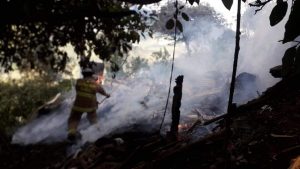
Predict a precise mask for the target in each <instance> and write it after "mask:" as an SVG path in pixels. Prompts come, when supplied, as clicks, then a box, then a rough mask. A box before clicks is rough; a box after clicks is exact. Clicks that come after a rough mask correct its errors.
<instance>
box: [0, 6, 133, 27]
mask: <svg viewBox="0 0 300 169" xmlns="http://www.w3.org/2000/svg"><path fill="white" fill-rule="evenodd" d="M34 5H36V4H30V5H29V4H27V3H26V1H25V2H20V1H17V2H15V3H12V4H9V3H4V4H1V5H0V24H1V25H5V24H22V23H28V22H49V23H55V24H59V23H62V22H64V21H69V20H76V19H81V18H84V17H94V16H95V17H97V18H120V17H125V16H130V15H137V13H136V12H135V11H132V10H120V11H113V12H112V11H108V10H101V9H99V8H98V7H97V5H95V4H89V5H86V6H80V7H74V8H71V9H70V8H67V9H66V10H65V11H61V10H58V9H55V8H54V6H47V7H45V8H44V9H40V10H36V8H37V7H36V6H34ZM55 10H56V11H55Z"/></svg>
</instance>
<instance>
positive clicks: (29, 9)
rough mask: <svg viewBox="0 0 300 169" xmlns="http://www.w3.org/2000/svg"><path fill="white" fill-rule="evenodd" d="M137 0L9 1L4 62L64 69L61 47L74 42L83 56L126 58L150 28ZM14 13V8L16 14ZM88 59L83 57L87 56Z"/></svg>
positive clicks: (0, 41)
mask: <svg viewBox="0 0 300 169" xmlns="http://www.w3.org/2000/svg"><path fill="white" fill-rule="evenodd" d="M132 5H133V4H130V3H125V2H122V1H111V0H91V1H75V0H59V1H58V0H46V1H24V0H10V1H1V2H0V20H1V25H0V66H1V67H2V68H4V69H6V70H7V71H8V70H10V69H11V68H12V64H13V63H15V65H16V66H17V67H18V68H20V69H22V68H24V67H25V68H31V69H43V68H44V67H45V66H44V65H50V67H51V68H52V69H53V70H55V71H63V70H64V69H65V66H66V63H67V62H68V56H67V53H66V52H65V51H64V50H63V49H62V48H61V47H64V46H66V45H67V44H71V45H72V46H74V49H75V52H76V53H77V54H78V55H79V56H85V54H86V53H87V52H88V51H89V50H92V51H93V52H94V53H95V54H96V55H98V56H99V58H100V59H102V60H110V58H111V56H112V55H114V54H117V55H118V56H120V57H122V56H123V55H124V54H126V53H127V52H128V51H130V50H131V47H132V43H135V42H139V40H140V33H141V32H147V31H149V29H148V26H147V25H146V23H145V20H147V19H148V18H150V17H149V16H146V15H142V14H140V13H139V12H136V11H133V10H130V7H131V6H132ZM12 11H13V12H12ZM82 58H84V57H80V59H82Z"/></svg>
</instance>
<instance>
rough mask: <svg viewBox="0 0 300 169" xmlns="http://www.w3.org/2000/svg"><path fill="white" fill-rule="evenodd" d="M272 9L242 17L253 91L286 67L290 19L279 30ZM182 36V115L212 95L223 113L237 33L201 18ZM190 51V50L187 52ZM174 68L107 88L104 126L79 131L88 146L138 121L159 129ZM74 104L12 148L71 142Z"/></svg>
mask: <svg viewBox="0 0 300 169" xmlns="http://www.w3.org/2000/svg"><path fill="white" fill-rule="evenodd" d="M271 9H272V7H271V6H270V5H269V6H266V7H265V8H264V9H263V10H262V11H260V12H259V13H258V14H256V15H254V9H247V10H246V12H245V13H244V16H243V17H242V37H241V43H240V46H241V50H240V55H239V56H240V57H239V65H238V73H241V72H249V73H252V74H255V75H256V76H257V77H258V79H259V84H258V87H250V88H247V90H253V91H254V92H256V90H259V91H260V92H262V91H263V90H265V89H266V88H267V87H269V86H271V85H273V84H274V83H275V82H276V80H274V79H273V78H272V77H271V76H270V75H269V73H268V72H269V69H270V68H271V67H272V66H276V65H278V64H280V63H281V58H282V56H283V54H284V51H285V49H286V45H285V46H284V45H282V44H281V43H279V42H277V41H278V40H280V39H282V37H283V33H284V29H283V28H284V23H285V22H286V18H285V19H284V20H283V21H281V22H280V23H279V24H278V25H276V26H275V27H270V26H269V21H268V16H269V14H270V11H271ZM183 33H184V36H185V38H186V39H187V41H188V43H183V42H182V41H180V42H178V45H177V48H176V54H177V55H176V58H175V70H174V75H173V77H176V76H177V75H181V74H182V75H184V81H183V97H182V107H181V112H182V115H183V116H185V115H187V114H190V113H191V112H192V111H193V110H194V109H196V108H199V107H200V108H201V107H206V106H207V105H203V104H204V103H205V100H206V98H210V97H211V96H218V97H219V99H221V100H222V101H223V104H224V105H222V106H220V105H218V104H221V103H219V102H216V100H215V102H211V103H210V104H215V105H216V106H220V107H221V112H224V111H225V109H224V107H225V106H226V105H225V103H226V100H227V97H228V95H227V93H226V92H224V89H227V88H226V84H228V82H229V81H230V77H231V76H230V75H231V71H232V62H233V54H234V48H235V33H234V31H232V30H231V29H230V28H227V27H226V26H225V25H220V24H217V23H216V22H215V21H211V20H207V19H206V18H199V19H195V20H194V21H190V22H185V23H184V32H183ZM146 41H147V43H148V44H149V43H151V41H152V42H154V43H156V45H157V40H153V39H147V40H146ZM140 44H141V45H140V47H139V49H137V50H136V51H134V53H140V54H142V52H141V51H143V46H142V45H143V42H141V43H140ZM187 45H188V46H187ZM162 47H163V46H162ZM187 47H189V49H190V51H187ZM170 49H171V46H169V47H168V50H170ZM157 50H159V49H157ZM157 50H156V51H157ZM169 52H170V53H172V52H171V51H169ZM144 57H146V56H144ZM170 67H171V66H170V65H162V64H153V65H151V68H150V69H149V70H145V69H143V70H140V71H139V72H137V73H136V74H135V76H134V78H127V79H120V80H119V81H121V82H122V83H121V84H119V83H112V86H111V85H110V84H106V85H105V86H104V88H106V89H107V90H108V92H109V93H110V92H111V97H110V98H109V99H107V100H105V101H104V102H103V103H102V104H101V105H100V107H99V108H98V110H97V113H98V116H99V123H98V124H97V125H96V126H89V124H88V121H87V120H86V118H84V117H83V120H82V121H81V123H80V126H79V131H80V132H81V134H82V136H83V142H87V141H95V140H96V139H98V138H99V137H101V136H104V135H106V134H109V133H110V132H112V131H114V130H116V129H120V128H122V127H126V126H129V125H131V124H134V123H137V122H139V121H142V122H143V123H146V124H147V126H148V127H149V129H157V127H158V124H159V123H160V120H161V118H157V117H161V115H162V113H163V109H164V106H165V104H166V96H167V91H168V83H169V75H170V74H169V71H170ZM246 83H247V82H246ZM172 86H174V80H173V82H172ZM172 95H173V94H171V98H172ZM101 99H103V97H102V96H99V97H98V100H101ZM73 100H74V91H73V92H71V93H70V95H69V97H67V99H66V100H65V101H64V103H63V105H62V106H61V107H60V108H59V109H58V110H56V111H55V112H53V113H52V114H50V115H48V116H45V117H41V118H39V119H36V120H35V121H33V122H31V123H29V124H27V125H25V126H24V127H22V128H20V129H19V130H17V131H16V133H15V135H14V136H13V143H17V144H34V143H38V142H53V141H62V140H64V139H66V136H67V118H68V116H69V114H70V109H71V106H72V102H73ZM235 100H236V101H239V99H235ZM141 103H143V104H141ZM210 106H211V105H210ZM169 108H170V106H169ZM208 113H209V112H208ZM219 113H220V112H219ZM169 116H170V113H169V111H168V116H167V117H166V119H167V121H166V123H169V121H170V117H169ZM156 118H157V119H156ZM153 122H154V123H153Z"/></svg>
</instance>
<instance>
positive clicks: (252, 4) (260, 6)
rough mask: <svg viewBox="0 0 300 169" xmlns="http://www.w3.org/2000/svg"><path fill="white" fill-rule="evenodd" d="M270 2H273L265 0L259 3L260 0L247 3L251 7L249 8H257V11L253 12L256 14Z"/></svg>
mask: <svg viewBox="0 0 300 169" xmlns="http://www.w3.org/2000/svg"><path fill="white" fill-rule="evenodd" d="M271 1H273V0H267V1H264V2H261V1H260V0H257V1H255V2H253V3H249V6H251V7H259V9H256V10H255V14H256V13H257V12H258V11H260V10H262V9H263V8H264V7H265V5H266V4H267V3H269V2H271Z"/></svg>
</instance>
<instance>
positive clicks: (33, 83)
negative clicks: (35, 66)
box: [0, 72, 71, 131]
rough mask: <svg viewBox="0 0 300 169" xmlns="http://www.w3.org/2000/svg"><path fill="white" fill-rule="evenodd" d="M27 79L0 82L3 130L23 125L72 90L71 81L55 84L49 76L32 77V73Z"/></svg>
mask: <svg viewBox="0 0 300 169" xmlns="http://www.w3.org/2000/svg"><path fill="white" fill-rule="evenodd" d="M30 75H31V76H30ZM25 77H26V78H22V79H20V80H13V79H11V80H8V81H6V82H5V81H3V80H2V81H0V89H1V90H0V96H1V97H0V112H1V113H0V128H1V130H4V131H9V130H11V129H13V128H15V127H17V126H19V125H21V124H23V123H24V122H26V120H27V119H28V118H29V117H30V116H31V115H32V113H33V112H34V111H36V110H37V108H38V107H39V106H42V105H43V104H44V103H45V102H47V101H49V100H50V99H51V98H52V97H54V96H55V95H56V94H57V93H59V92H64V91H67V90H70V89H71V83H70V81H69V80H64V81H61V82H54V81H53V80H51V78H49V76H47V75H39V74H36V75H35V76H32V72H28V73H26V75H25ZM2 89H5V90H2Z"/></svg>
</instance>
